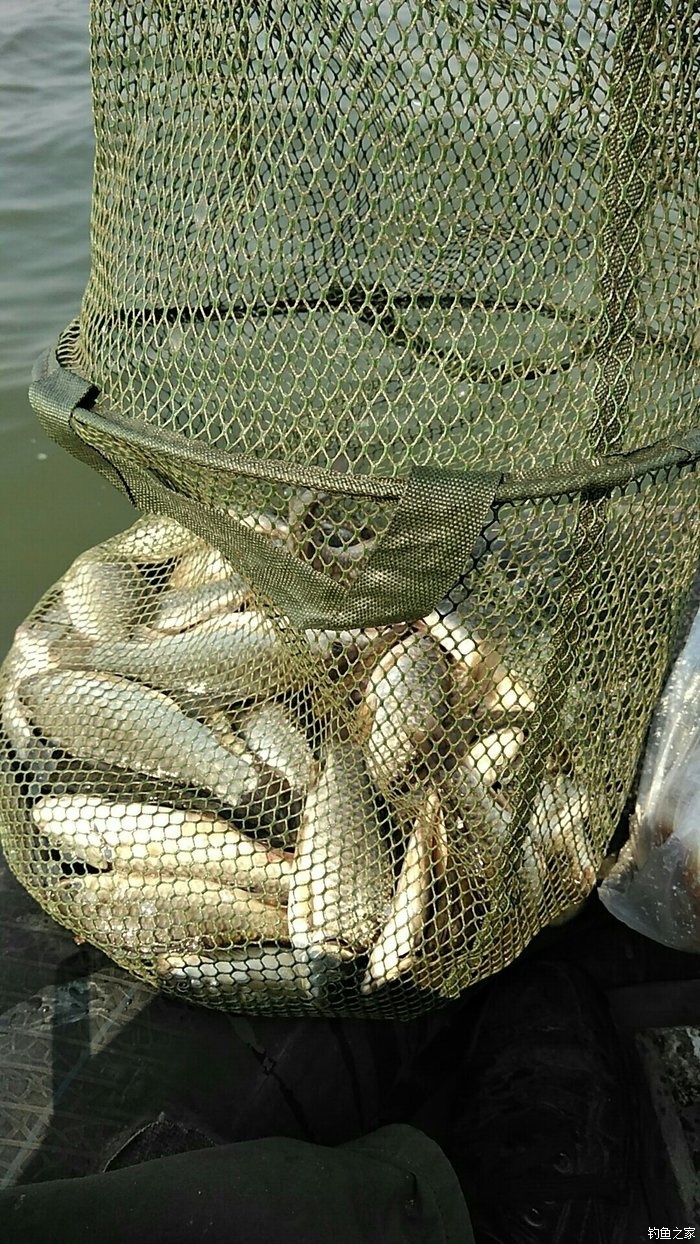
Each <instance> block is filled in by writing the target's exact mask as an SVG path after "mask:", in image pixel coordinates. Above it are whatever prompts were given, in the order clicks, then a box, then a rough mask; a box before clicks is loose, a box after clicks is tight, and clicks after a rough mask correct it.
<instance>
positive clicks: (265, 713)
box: [238, 704, 318, 794]
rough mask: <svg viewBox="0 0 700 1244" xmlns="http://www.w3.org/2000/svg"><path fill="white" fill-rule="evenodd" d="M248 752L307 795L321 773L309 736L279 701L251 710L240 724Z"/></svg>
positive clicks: (291, 786)
mask: <svg viewBox="0 0 700 1244" xmlns="http://www.w3.org/2000/svg"><path fill="white" fill-rule="evenodd" d="M238 729H239V732H240V735H241V738H242V739H243V740H244V742H245V744H246V746H247V748H248V751H249V752H250V753H251V754H252V755H253V756H257V757H258V759H259V760H260V761H262V762H263V763H264V764H265V765H267V766H268V768H270V769H272V770H274V771H275V772H276V773H279V774H280V775H281V776H282V777H283V778H284V780H285V782H286V783H287V785H288V786H289V788H290V790H295V791H299V792H300V793H302V794H305V793H306V791H307V790H308V789H309V787H310V786H311V784H312V783H313V782H314V781H315V779H316V777H317V776H318V765H317V763H316V761H315V759H314V755H313V752H312V751H311V748H310V747H309V744H308V743H307V741H306V737H305V735H304V734H303V733H302V732H301V730H299V729H298V728H297V727H296V726H294V725H293V724H292V722H291V721H290V718H289V714H288V713H287V711H286V710H285V709H284V708H282V706H281V705H279V704H264V705H261V706H260V707H257V708H254V709H252V710H251V711H250V712H249V713H247V714H246V715H245V716H244V717H243V718H242V720H241V721H240V723H239V726H238Z"/></svg>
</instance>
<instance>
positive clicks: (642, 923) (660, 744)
mask: <svg viewBox="0 0 700 1244" xmlns="http://www.w3.org/2000/svg"><path fill="white" fill-rule="evenodd" d="M599 894H600V898H601V901H602V902H603V904H604V905H605V907H607V909H608V911H609V912H611V913H612V915H614V916H616V917H617V918H618V920H622V921H623V923H624V924H627V925H629V926H630V927H631V928H633V929H637V930H638V932H640V933H644V934H645V935H646V936H647V937H651V938H653V939H654V940H655V941H657V942H662V943H663V944H664V945H666V946H672V947H674V948H675V949H676V950H690V951H696V952H700V610H699V611H698V613H697V614H696V616H695V621H694V622H693V625H692V628H691V630H690V634H689V636H688V639H687V641H686V644H685V647H684V648H683V650H682V652H681V654H680V656H679V657H678V660H677V661H676V664H675V666H674V668H673V671H672V673H671V676H670V678H669V680H668V683H667V685H666V688H665V690H664V693H663V695H662V697H661V699H660V701H659V705H658V707H657V710H656V713H655V716H654V719H653V721H652V726H651V731H650V734H649V741H648V744H647V751H646V755H645V758H644V766H643V769H642V776H641V779H640V783H639V791H638V794H637V808H636V825H634V828H633V831H632V834H631V837H630V840H629V841H628V842H627V843H626V844H625V846H624V847H623V849H622V851H621V852H620V856H619V858H618V861H617V864H616V865H615V868H614V869H613V870H612V872H611V873H610V874H609V876H608V877H607V878H606V880H605V881H604V882H603V884H602V885H601V887H600V890H599Z"/></svg>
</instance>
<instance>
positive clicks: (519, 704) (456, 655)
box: [422, 609, 535, 717]
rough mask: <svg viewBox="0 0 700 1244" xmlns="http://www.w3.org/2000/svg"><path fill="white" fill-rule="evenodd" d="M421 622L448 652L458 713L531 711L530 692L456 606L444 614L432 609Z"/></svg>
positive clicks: (480, 713)
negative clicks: (467, 623)
mask: <svg viewBox="0 0 700 1244" xmlns="http://www.w3.org/2000/svg"><path fill="white" fill-rule="evenodd" d="M422 625H423V626H424V627H425V628H426V630H427V632H428V634H429V635H431V636H432V637H433V639H435V640H436V641H437V642H438V643H439V644H440V645H441V647H442V648H443V649H444V651H445V652H446V653H448V654H449V656H450V663H451V674H452V681H453V701H454V707H455V712H456V715H457V716H458V717H460V716H467V717H471V716H473V715H483V714H484V713H488V714H490V715H493V716H498V715H499V714H501V713H517V712H522V713H531V712H533V710H534V708H535V701H534V700H533V698H532V696H531V695H530V693H529V692H528V691H527V689H526V688H525V687H523V685H522V684H521V683H520V682H518V680H517V678H516V676H515V675H514V674H513V673H512V672H511V671H509V670H508V669H507V668H506V666H505V665H504V663H503V658H502V657H501V655H500V653H499V652H498V651H497V649H496V648H495V647H494V646H493V644H492V643H491V642H490V641H489V640H488V639H484V638H483V637H482V636H480V635H477V634H476V633H473V632H472V631H470V629H469V628H468V626H467V625H466V619H465V617H464V616H463V615H462V613H461V612H460V611H459V610H458V609H455V610H453V611H452V612H451V613H446V614H444V615H443V614H442V613H439V612H437V611H434V612H433V613H431V614H429V615H428V616H427V617H425V618H424V619H423V622H422ZM477 710H478V713H477Z"/></svg>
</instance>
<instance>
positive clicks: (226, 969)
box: [156, 943, 310, 998]
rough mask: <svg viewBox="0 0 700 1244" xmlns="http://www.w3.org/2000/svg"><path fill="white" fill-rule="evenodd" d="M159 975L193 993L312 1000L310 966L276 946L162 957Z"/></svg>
mask: <svg viewBox="0 0 700 1244" xmlns="http://www.w3.org/2000/svg"><path fill="white" fill-rule="evenodd" d="M156 971H157V972H158V974H159V975H160V976H162V977H164V978H165V979H166V981H167V980H172V981H173V982H174V983H177V982H185V983H186V984H187V985H188V986H189V987H190V988H191V989H192V991H193V992H194V993H198V994H201V995H209V997H211V998H214V997H216V996H217V995H223V996H226V995H227V994H231V993H236V992H238V991H240V990H241V989H246V988H253V989H263V990H264V991H265V993H268V992H270V993H277V992H278V991H279V992H282V993H288V994H289V993H291V994H294V993H298V994H299V995H300V997H304V996H306V997H307V998H308V997H309V994H310V988H309V966H308V964H307V963H306V962H305V960H304V959H303V957H302V956H300V955H299V953H298V951H294V950H291V949H289V947H284V946H277V945H275V944H274V943H272V944H270V945H262V946H257V947H253V946H247V947H241V948H236V947H234V948H232V949H230V950H212V951H202V952H201V953H199V954H188V955H160V956H159V957H158V959H157V960H156Z"/></svg>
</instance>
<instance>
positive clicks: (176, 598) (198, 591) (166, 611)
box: [141, 575, 250, 638]
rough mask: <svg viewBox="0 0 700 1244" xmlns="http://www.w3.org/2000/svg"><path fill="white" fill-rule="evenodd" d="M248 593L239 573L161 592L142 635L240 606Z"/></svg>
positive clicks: (183, 627) (195, 623)
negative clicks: (226, 577) (196, 585)
mask: <svg viewBox="0 0 700 1244" xmlns="http://www.w3.org/2000/svg"><path fill="white" fill-rule="evenodd" d="M249 595H250V589H249V587H248V585H247V584H246V583H245V582H244V580H243V579H241V578H240V576H238V575H234V576H233V577H232V578H229V579H218V580H217V581H216V582H214V583H204V584H202V585H201V586H200V587H192V588H176V589H175V590H174V591H169V590H168V591H165V592H162V593H161V595H160V596H159V598H158V606H157V608H156V609H155V611H154V612H153V615H152V616H149V618H148V622H147V633H145V632H143V631H142V632H141V635H142V637H143V638H148V637H151V636H152V637H154V638H155V637H157V636H158V635H159V634H162V633H165V634H177V633H178V632H180V631H188V630H190V629H191V628H192V627H194V626H199V625H200V623H202V622H206V621H208V619H209V618H213V617H215V616H216V615H217V614H218V613H224V612H225V611H226V610H232V609H240V607H241V605H243V604H244V602H245V600H246V599H247V597H248V596H249Z"/></svg>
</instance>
